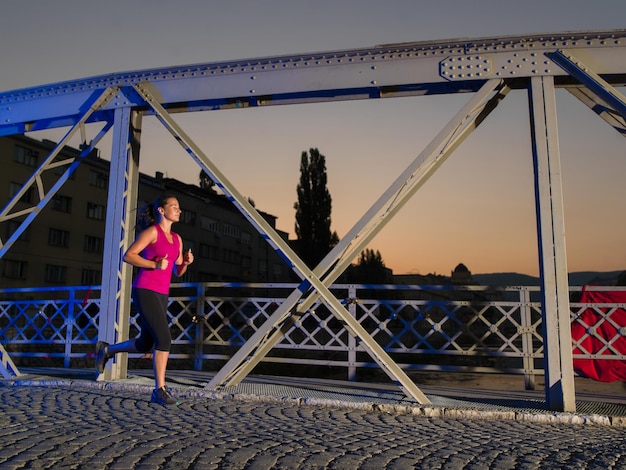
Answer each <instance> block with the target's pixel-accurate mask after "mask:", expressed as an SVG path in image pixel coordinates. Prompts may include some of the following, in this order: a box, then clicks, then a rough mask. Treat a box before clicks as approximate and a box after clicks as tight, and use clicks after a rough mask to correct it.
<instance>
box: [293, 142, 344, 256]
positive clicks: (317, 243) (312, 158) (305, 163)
mask: <svg viewBox="0 0 626 470" xmlns="http://www.w3.org/2000/svg"><path fill="white" fill-rule="evenodd" d="M326 183H327V176H326V157H324V155H322V154H321V153H320V152H319V150H318V149H316V148H312V149H310V150H309V153H307V152H302V156H301V158H300V182H299V183H298V186H297V193H298V201H297V202H296V203H295V204H294V209H295V210H296V226H295V230H296V236H297V239H298V241H297V246H296V252H297V253H298V255H299V256H300V258H301V259H302V260H303V261H304V262H305V263H306V265H307V266H308V267H310V268H314V267H315V266H316V265H317V264H318V263H319V262H320V261H321V260H322V259H323V258H324V256H326V254H327V253H328V251H330V249H331V248H332V247H333V246H334V245H335V244H336V243H337V241H338V237H337V233H336V232H331V230H330V222H331V220H330V213H331V208H332V198H331V197H330V192H329V191H328V188H327V187H326Z"/></svg>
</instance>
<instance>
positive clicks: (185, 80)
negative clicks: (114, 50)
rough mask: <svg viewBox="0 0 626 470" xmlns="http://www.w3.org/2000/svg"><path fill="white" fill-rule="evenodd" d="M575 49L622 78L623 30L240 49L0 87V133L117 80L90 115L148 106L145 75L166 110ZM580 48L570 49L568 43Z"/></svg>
mask: <svg viewBox="0 0 626 470" xmlns="http://www.w3.org/2000/svg"><path fill="white" fill-rule="evenodd" d="M561 49H566V50H568V51H574V52H576V51H583V52H584V56H583V57H584V59H585V60H586V58H587V57H592V58H593V62H592V63H593V68H594V70H595V71H596V72H597V73H598V74H601V75H602V76H603V79H604V80H606V81H607V83H610V84H611V85H612V86H623V85H624V84H625V83H626V30H614V31H605V32H576V33H555V34H544V35H530V36H508V37H500V38H498V37H496V38H484V39H471V40H470V39H461V40H459V39H457V40H449V41H447V42H443V41H435V42H415V43H402V44H391V45H383V46H377V47H372V48H365V49H353V50H344V51H335V52H317V53H311V54H301V55H290V56H278V57H268V58H259V59H246V60H237V61H230V62H217V63H207V64H196V65H188V66H176V67H168V68H161V69H152V70H138V71H133V72H121V73H112V74H109V75H102V76H97V77H91V78H84V79H79V80H73V81H68V82H61V83H55V84H48V85H41V86H37V87H33V88H27V89H21V90H14V91H8V92H4V93H0V135H10V134H16V133H24V132H29V131H35V130H42V129H51V128H57V127H65V126H71V125H73V124H75V122H76V121H77V120H78V119H79V118H80V116H81V115H82V114H84V105H85V103H88V102H89V101H90V100H93V99H94V97H95V96H98V95H99V93H100V92H101V90H103V89H105V88H109V87H119V88H121V89H123V90H121V91H120V93H118V95H117V96H116V97H115V98H114V99H113V100H111V101H110V102H109V103H107V105H106V106H103V107H102V108H101V109H100V110H98V112H95V113H93V114H92V115H91V116H90V118H89V121H88V122H97V121H105V120H106V121H110V120H111V119H112V115H111V111H112V110H114V109H116V108H120V107H129V106H130V107H133V108H138V109H145V110H147V113H148V114H150V113H152V110H151V108H150V106H149V105H148V103H146V102H145V100H144V99H143V97H142V96H141V95H140V94H137V93H133V86H135V85H139V84H146V83H149V84H150V85H151V86H152V87H153V89H155V90H156V93H157V96H158V99H159V102H160V103H161V105H162V106H163V107H164V108H165V109H167V110H168V112H169V113H174V112H189V111H204V110H211V109H224V108H245V107H250V106H267V105H274V104H294V103H308V102H321V101H337V100H350V99H370V98H381V97H391V96H411V95H424V94H434V93H439V94H446V93H458V92H475V91H477V90H478V89H479V88H480V87H481V86H482V84H483V83H484V82H485V81H486V80H489V79H505V80H508V81H510V82H511V83H510V84H509V86H511V87H512V88H515V84H516V83H518V84H519V86H521V87H524V86H525V82H526V81H527V80H528V79H529V78H530V77H533V76H545V75H549V76H554V77H556V78H557V80H555V85H556V86H559V85H560V84H563V85H566V84H567V83H568V80H569V79H570V77H569V75H568V72H567V71H566V70H563V69H562V68H561V67H560V66H559V65H558V64H556V63H555V62H554V61H553V60H552V59H551V58H550V57H549V55H550V54H551V53H554V52H555V51H557V50H561ZM576 53H578V52H576Z"/></svg>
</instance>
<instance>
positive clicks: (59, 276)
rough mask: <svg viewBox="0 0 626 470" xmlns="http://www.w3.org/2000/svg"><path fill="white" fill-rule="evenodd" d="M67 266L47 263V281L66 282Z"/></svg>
mask: <svg viewBox="0 0 626 470" xmlns="http://www.w3.org/2000/svg"><path fill="white" fill-rule="evenodd" d="M66 271H67V268H66V267H65V266H57V265H55V264H46V282H54V283H62V282H65V272H66Z"/></svg>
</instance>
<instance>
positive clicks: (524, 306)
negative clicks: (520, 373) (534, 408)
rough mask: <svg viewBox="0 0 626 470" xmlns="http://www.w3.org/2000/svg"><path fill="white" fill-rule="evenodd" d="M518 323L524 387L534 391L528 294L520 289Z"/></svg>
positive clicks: (531, 323) (530, 309)
mask: <svg viewBox="0 0 626 470" xmlns="http://www.w3.org/2000/svg"><path fill="white" fill-rule="evenodd" d="M519 296H520V299H519V302H520V323H521V326H522V333H521V335H522V362H523V364H524V387H525V388H526V390H534V389H535V372H534V369H535V358H534V355H535V351H534V348H533V318H532V308H531V306H530V292H529V291H528V288H525V287H522V288H521V289H520V291H519Z"/></svg>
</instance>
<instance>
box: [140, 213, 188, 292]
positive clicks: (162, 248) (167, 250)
mask: <svg viewBox="0 0 626 470" xmlns="http://www.w3.org/2000/svg"><path fill="white" fill-rule="evenodd" d="M154 226H155V227H156V229H157V239H156V241H155V242H154V243H151V244H149V245H148V246H147V247H145V248H144V250H143V251H142V252H141V256H143V257H144V258H146V259H149V260H153V261H156V260H157V259H160V258H163V257H164V256H165V255H166V254H167V260H168V261H169V263H167V268H165V269H146V268H140V269H139V272H138V273H137V276H135V280H134V281H133V287H136V288H139V289H150V290H152V291H155V292H158V293H160V294H166V295H168V294H169V293H170V282H171V280H172V270H173V269H174V265H175V263H176V259H177V258H178V255H179V254H180V239H179V238H178V235H177V234H176V233H174V232H171V234H172V243H170V242H169V241H168V240H167V237H166V236H165V233H164V232H163V229H162V228H161V226H160V225H159V224H155V225H154Z"/></svg>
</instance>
